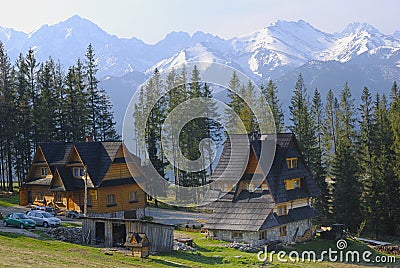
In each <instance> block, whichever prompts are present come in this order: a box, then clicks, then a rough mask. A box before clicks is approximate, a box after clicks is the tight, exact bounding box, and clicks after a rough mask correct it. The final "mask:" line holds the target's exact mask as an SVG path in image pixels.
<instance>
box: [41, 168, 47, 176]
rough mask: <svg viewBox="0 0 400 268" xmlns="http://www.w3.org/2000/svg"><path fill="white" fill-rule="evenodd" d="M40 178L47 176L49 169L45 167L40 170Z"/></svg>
mask: <svg viewBox="0 0 400 268" xmlns="http://www.w3.org/2000/svg"><path fill="white" fill-rule="evenodd" d="M41 174H42V177H46V176H47V175H48V174H49V169H48V168H47V167H42V168H41Z"/></svg>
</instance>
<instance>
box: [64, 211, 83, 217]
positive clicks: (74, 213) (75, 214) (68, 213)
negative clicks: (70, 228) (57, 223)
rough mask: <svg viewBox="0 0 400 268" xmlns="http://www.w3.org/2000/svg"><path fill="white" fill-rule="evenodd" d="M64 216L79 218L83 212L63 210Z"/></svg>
mask: <svg viewBox="0 0 400 268" xmlns="http://www.w3.org/2000/svg"><path fill="white" fill-rule="evenodd" d="M65 217H67V218H71V219H79V218H82V217H83V213H81V212H78V211H76V210H67V211H65Z"/></svg>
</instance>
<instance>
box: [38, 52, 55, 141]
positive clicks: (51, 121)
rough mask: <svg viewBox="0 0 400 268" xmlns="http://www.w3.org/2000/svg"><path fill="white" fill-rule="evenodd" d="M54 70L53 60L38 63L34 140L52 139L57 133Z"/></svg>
mask: <svg viewBox="0 0 400 268" xmlns="http://www.w3.org/2000/svg"><path fill="white" fill-rule="evenodd" d="M54 72H55V71H54V62H53V60H52V59H49V60H48V61H47V62H45V63H42V64H41V65H40V68H39V71H38V75H37V91H38V94H39V95H38V97H37V100H36V107H34V117H33V122H34V124H35V126H36V140H37V141H40V142H51V141H53V139H54V137H55V136H56V133H57V126H56V121H55V119H56V109H57V99H56V95H55V83H54Z"/></svg>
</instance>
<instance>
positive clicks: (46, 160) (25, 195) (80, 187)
mask: <svg viewBox="0 0 400 268" xmlns="http://www.w3.org/2000/svg"><path fill="white" fill-rule="evenodd" d="M124 150H126V148H125V146H124V145H123V143H122V142H76V143H65V142H51V143H40V144H39V145H38V147H37V151H36V153H35V156H34V159H33V163H32V165H31V168H30V171H29V173H28V176H27V179H26V181H25V183H24V185H23V187H22V188H21V190H20V203H21V205H27V204H34V205H47V206H49V205H51V206H54V207H55V208H58V209H60V210H76V211H79V212H83V209H84V201H85V198H84V197H85V184H86V185H87V193H88V195H87V213H88V215H101V216H107V217H119V218H140V217H142V216H144V208H145V206H146V194H145V192H144V191H143V190H142V189H141V188H140V187H139V185H138V184H137V183H136V180H138V179H142V178H143V172H142V170H141V166H140V159H139V158H138V157H136V156H134V155H132V154H130V153H128V154H126V155H127V156H125V155H124ZM85 168H86V169H85Z"/></svg>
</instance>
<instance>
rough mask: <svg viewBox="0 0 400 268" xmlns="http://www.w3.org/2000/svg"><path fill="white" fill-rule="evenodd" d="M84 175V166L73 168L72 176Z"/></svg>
mask: <svg viewBox="0 0 400 268" xmlns="http://www.w3.org/2000/svg"><path fill="white" fill-rule="evenodd" d="M83 176H85V169H84V168H77V167H75V168H74V177H83Z"/></svg>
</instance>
